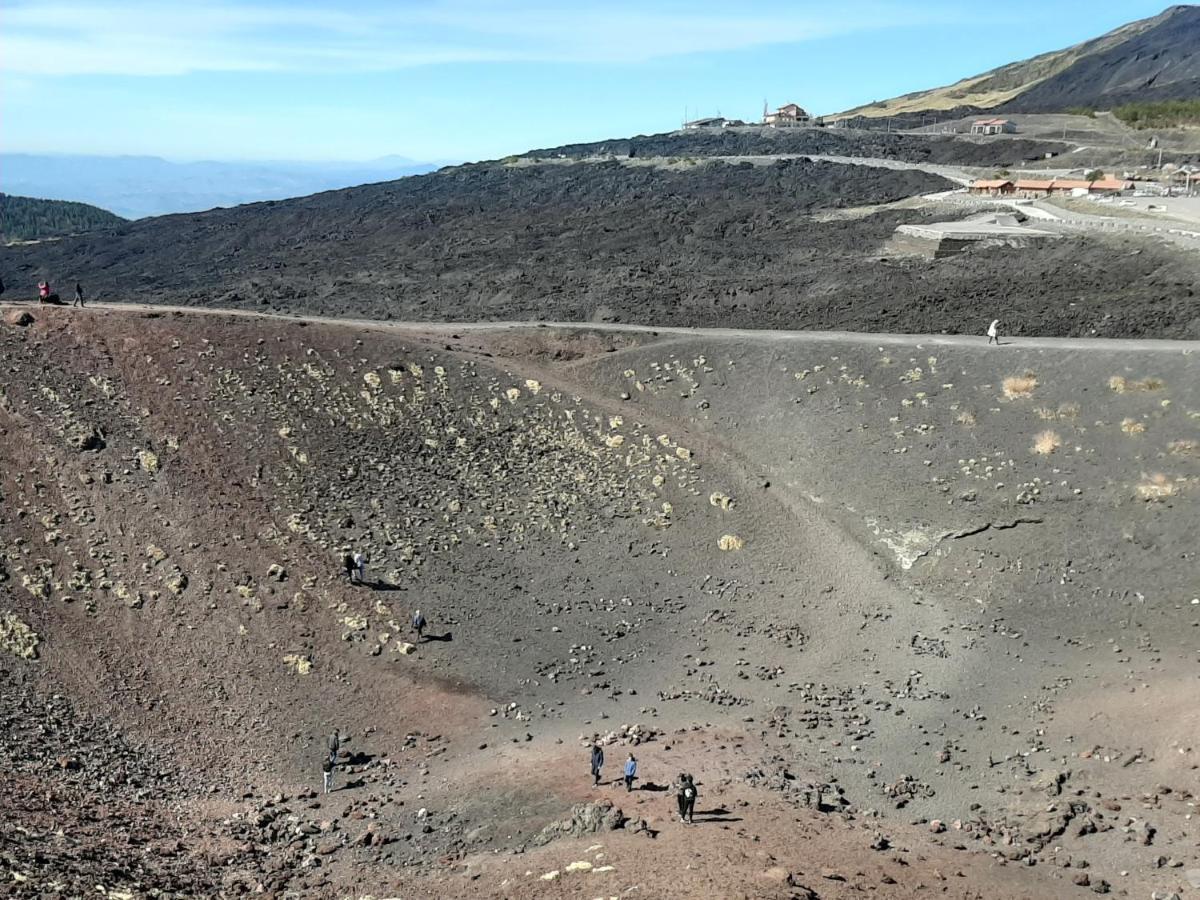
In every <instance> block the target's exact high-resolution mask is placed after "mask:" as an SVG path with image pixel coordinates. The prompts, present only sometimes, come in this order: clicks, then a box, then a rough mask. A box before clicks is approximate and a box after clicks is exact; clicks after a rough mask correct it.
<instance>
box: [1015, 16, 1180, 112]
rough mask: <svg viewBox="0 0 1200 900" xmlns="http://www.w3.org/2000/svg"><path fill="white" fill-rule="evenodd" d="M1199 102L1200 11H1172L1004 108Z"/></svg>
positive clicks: (1054, 109)
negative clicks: (1195, 99)
mask: <svg viewBox="0 0 1200 900" xmlns="http://www.w3.org/2000/svg"><path fill="white" fill-rule="evenodd" d="M1197 96H1200V6H1175V7H1171V8H1170V9H1168V10H1167V11H1166V12H1165V13H1163V14H1162V15H1161V16H1158V17H1157V19H1156V20H1155V21H1154V24H1153V25H1151V26H1150V27H1148V28H1146V29H1145V30H1143V31H1140V32H1137V33H1134V34H1133V35H1131V36H1130V37H1129V38H1128V39H1127V40H1125V41H1121V42H1119V43H1117V44H1115V45H1114V46H1111V47H1105V48H1104V49H1101V50H1099V51H1098V52H1095V53H1088V54H1084V55H1083V56H1081V57H1080V58H1079V59H1078V60H1077V61H1075V62H1074V63H1073V64H1072V65H1071V66H1069V67H1068V68H1067V69H1065V70H1064V71H1062V72H1060V73H1058V74H1057V75H1054V76H1053V77H1051V78H1047V79H1046V80H1044V81H1041V82H1039V83H1036V84H1034V85H1032V86H1031V87H1030V88H1029V89H1028V90H1026V91H1024V92H1022V93H1021V94H1020V95H1019V96H1018V97H1016V98H1015V99H1013V100H1011V101H1009V102H1008V103H1006V104H1004V106H1003V107H1002V109H1003V110H1005V111H1007V112H1059V111H1061V110H1064V109H1066V108H1068V107H1071V106H1092V107H1096V108H1100V109H1106V108H1109V107H1112V106H1117V105H1120V104H1122V103H1131V102H1134V101H1145V100H1190V99H1192V98H1194V97H1197Z"/></svg>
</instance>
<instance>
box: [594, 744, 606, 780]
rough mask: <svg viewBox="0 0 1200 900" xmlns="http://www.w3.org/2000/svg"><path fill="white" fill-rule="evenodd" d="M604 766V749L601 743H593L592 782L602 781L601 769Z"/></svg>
mask: <svg viewBox="0 0 1200 900" xmlns="http://www.w3.org/2000/svg"><path fill="white" fill-rule="evenodd" d="M603 767H604V751H603V750H601V749H600V745H599V744H592V784H599V783H600V769H602V768H603Z"/></svg>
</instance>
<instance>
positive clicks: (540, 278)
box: [0, 132, 1200, 337]
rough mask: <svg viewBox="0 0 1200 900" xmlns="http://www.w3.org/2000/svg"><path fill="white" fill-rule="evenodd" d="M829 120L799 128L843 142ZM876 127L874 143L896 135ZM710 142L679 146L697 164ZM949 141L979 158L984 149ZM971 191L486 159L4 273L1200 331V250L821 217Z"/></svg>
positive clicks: (588, 316) (386, 314) (59, 249)
mask: <svg viewBox="0 0 1200 900" xmlns="http://www.w3.org/2000/svg"><path fill="white" fill-rule="evenodd" d="M814 135H816V137H812V138H803V139H798V140H809V139H811V140H817V139H818V138H819V139H820V140H826V139H827V138H828V137H829V136H828V135H823V134H820V133H817V132H814ZM860 137H861V138H862V140H861V141H860V142H859V144H858V145H857V146H858V149H859V152H860V153H862V154H864V155H866V154H875V153H880V152H885V151H886V149H887V148H883V149H880V148H879V147H877V146H876V143H875V142H876V141H877V139H878V138H879V137H880V136H879V135H874V136H872V135H862V136H860ZM664 140H667V139H664ZM695 140H696V139H695V138H692V137H690V136H688V137H687V138H681V139H680V142H679V143H678V144H671V143H670V142H669V141H668V144H667V145H665V146H666V147H667V148H668V149H669V148H671V147H675V148H676V149H675V153H674V155H675V156H679V157H684V158H686V157H687V156H689V155H692V154H691V149H690V148H692V147H694V146H695ZM912 140H913V141H914V142H915V143H914V144H913V146H916V145H917V144H921V143H922V139H918V138H913V139H912ZM928 146H929V147H934V146H937V147H942V146H945V147H949V148H953V147H957V148H959V149H960V150H961V152H962V153H965V154H968V155H970V154H973V153H975V152H976V151H975V149H973V148H976V147H978V146H979V144H977V143H973V142H970V141H959V142H955V141H945V142H942V141H938V142H928ZM1004 146H1005V148H1008V147H1009V144H1008V143H1007V142H1006V143H1005V145H1004ZM563 149H564V152H566V151H571V148H563ZM717 149H719V148H714V153H715V152H716V151H717ZM825 149H826V150H836V149H838V148H833V147H826V148H825ZM841 149H843V150H845V149H846V148H841ZM572 152H574V151H572ZM580 152H581V153H582V151H580ZM656 152H657V151H656ZM938 153H939V155H938V156H937V157H936V158H938V159H939V160H942V161H949V159H950V158H949V157H948V156H946V153H945V152H943V151H938ZM901 155H902V154H901ZM944 156H946V159H943V157H944ZM949 187H951V183H950V182H948V181H946V180H944V179H942V178H940V177H937V176H934V175H930V174H925V173H922V172H916V171H894V170H886V169H878V168H870V167H865V166H854V165H838V164H833V163H827V162H814V161H811V160H808V159H783V160H779V161H777V162H775V163H774V164H772V165H751V164H749V163H742V164H729V163H724V162H719V161H709V162H706V163H705V164H697V165H686V164H685V163H683V162H681V163H679V164H677V165H674V166H671V167H664V166H653V165H640V164H634V162H633V161H629V160H626V161H624V162H618V161H607V162H599V163H591V162H589V163H583V162H563V161H555V162H549V163H545V164H529V163H528V162H520V163H518V164H513V165H504V164H499V163H483V164H478V165H473V166H463V167H459V168H454V169H448V170H444V171H442V172H439V173H435V174H431V175H426V176H419V177H415V178H410V179H403V180H401V181H397V182H390V183H384V184H376V185H367V186H363V187H360V188H354V189H350V190H344V191H330V192H326V193H322V194H316V195H313V196H311V197H305V198H300V199H296V200H289V201H281V202H272V203H261V204H253V205H249V206H243V207H236V208H234V209H229V210H213V211H211V212H207V213H198V214H190V215H179V216H168V217H162V218H158V219H149V220H143V221H139V222H135V223H130V224H129V225H126V226H123V227H121V228H119V229H115V230H112V231H108V232H105V233H98V234H92V235H85V236H79V237H76V238H70V239H64V240H62V241H57V242H54V243H52V244H43V245H36V246H27V247H6V248H3V249H2V250H0V272H3V274H4V277H5V280H6V281H7V282H8V283H9V285H10V296H12V295H17V296H20V289H19V288H16V286H17V285H28V286H29V288H28V294H27V296H30V297H32V295H33V288H32V286H33V285H34V284H35V283H36V282H37V281H38V280H39V279H41V278H45V277H49V278H51V279H54V280H59V281H61V280H62V279H64V278H67V279H75V278H79V279H82V280H83V282H84V284H85V286H86V287H87V288H88V290H89V296H92V297H96V298H100V299H112V300H123V301H130V300H132V301H142V302H157V303H168V304H178V305H189V306H209V307H234V308H236V307H243V308H244V307H250V308H255V309H274V310H279V311H286V312H305V313H312V314H322V315H346V316H370V317H377V318H397V319H407V320H429V321H436V320H442V321H445V320H450V321H471V320H558V321H588V320H609V321H622V322H635V323H644V324H659V325H682V326H718V325H719V326H727V327H742V328H786V329H845V330H855V331H876V330H879V331H900V332H911V333H928V332H976V331H978V330H979V329H980V320H981V319H984V320H986V319H987V318H990V317H991V316H992V315H993V314H996V313H997V312H998V313H1000V314H1003V317H1004V318H1005V319H1006V322H1007V324H1008V327H1009V328H1011V329H1013V330H1016V331H1025V332H1027V333H1038V334H1047V335H1062V336H1069V335H1088V334H1099V335H1103V336H1111V337H1121V336H1158V337H1187V336H1189V335H1193V336H1194V335H1195V334H1196V333H1197V331H1198V329H1200V303H1198V301H1197V300H1196V298H1195V296H1194V285H1195V281H1196V263H1195V261H1194V260H1191V259H1189V258H1188V257H1187V256H1184V255H1180V254H1178V253H1176V252H1170V251H1168V250H1167V249H1165V248H1160V247H1156V246H1153V245H1146V244H1145V243H1144V242H1139V243H1136V245H1135V243H1134V242H1133V241H1131V240H1129V239H1125V240H1124V241H1122V240H1120V239H1116V240H1114V241H1110V242H1095V241H1085V240H1071V241H1060V242H1057V243H1056V245H1055V246H1053V247H1047V248H1042V249H1036V250H1022V251H1016V250H1008V251H996V252H993V253H988V254H976V255H972V256H971V257H969V258H960V259H957V260H941V261H936V262H930V261H927V260H903V259H901V260H893V259H887V258H886V256H885V254H886V251H885V250H884V244H885V242H886V241H887V239H888V238H889V237H890V235H891V234H892V232H893V231H894V229H895V227H896V226H897V225H898V224H901V223H903V222H919V221H923V220H924V219H925V218H926V216H927V214H926V213H922V212H920V211H917V210H895V209H892V210H884V211H877V212H875V213H873V214H869V215H866V216H853V217H842V218H838V217H829V216H821V215H818V214H819V213H821V212H822V211H827V210H830V209H837V208H847V207H873V206H876V205H878V204H886V203H889V202H892V201H896V200H899V199H903V198H907V197H911V196H914V195H917V194H922V193H928V192H933V191H939V190H944V189H947V188H949ZM1133 250H1137V253H1136V254H1134V253H1132V251H1133ZM1048 298H1052V299H1053V303H1048V302H1047V299H1048Z"/></svg>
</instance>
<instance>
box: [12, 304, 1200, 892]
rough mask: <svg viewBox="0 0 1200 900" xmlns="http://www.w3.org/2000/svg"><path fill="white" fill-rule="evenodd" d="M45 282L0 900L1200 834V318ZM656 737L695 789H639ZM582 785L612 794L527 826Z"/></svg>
mask: <svg viewBox="0 0 1200 900" xmlns="http://www.w3.org/2000/svg"><path fill="white" fill-rule="evenodd" d="M34 319H35V321H33V322H32V323H28V324H26V325H13V324H5V325H4V326H3V327H2V328H0V352H2V354H3V358H4V360H5V364H6V371H5V377H4V380H3V383H2V387H3V390H2V393H0V435H2V437H3V440H2V441H0V448H2V449H0V456H2V460H3V465H2V466H0V498H2V500H3V502H2V504H0V539H2V541H3V543H2V545H0V548H2V555H0V646H3V648H4V650H5V651H6V652H3V653H0V678H2V679H3V684H4V690H3V691H2V692H0V698H2V700H0V703H2V706H0V718H2V719H3V721H4V722H5V733H6V734H9V735H11V736H12V738H13V739H10V740H6V741H4V742H2V746H3V749H0V759H3V762H4V765H5V766H6V769H7V771H8V772H10V773H11V777H9V778H7V779H5V780H3V782H0V802H2V803H3V806H4V808H5V809H6V810H11V811H13V814H12V815H10V816H8V817H6V819H5V821H4V822H3V823H2V824H0V865H2V866H3V868H4V869H5V872H4V875H5V878H6V879H7V880H9V881H10V885H11V886H12V889H13V890H14V892H15V893H16V894H17V895H18V896H46V895H48V894H51V895H52V894H54V893H55V892H57V893H58V894H63V895H73V894H79V893H84V892H86V893H92V892H95V890H96V885H101V886H103V887H104V889H105V890H106V891H107V892H108V896H110V897H111V896H123V895H124V894H126V893H127V894H131V895H133V896H142V895H149V893H150V891H151V890H157V891H159V892H160V895H161V896H172V895H174V896H189V895H196V894H214V893H222V894H224V895H228V896H238V895H241V894H249V893H264V894H266V895H268V896H271V895H278V896H282V895H284V894H285V893H286V892H289V891H291V892H296V893H298V894H300V895H303V896H330V897H342V896H365V895H368V894H369V895H373V896H388V895H393V894H397V893H404V892H410V893H411V892H416V893H421V894H431V895H438V896H478V895H497V896H516V895H520V896H533V897H537V896H561V895H567V896H576V895H578V896H589V897H590V896H596V895H600V894H603V895H605V896H615V895H620V894H622V893H624V892H627V891H629V890H633V889H637V890H638V891H639V892H641V893H642V894H643V895H647V896H650V895H658V896H661V895H664V894H670V893H674V894H688V895H699V894H711V895H720V896H747V897H772V896H779V897H796V896H799V897H813V896H817V897H823V898H838V897H850V896H861V895H862V893H863V892H866V891H876V892H878V894H879V895H880V896H889V897H909V896H912V897H916V896H927V895H928V893H929V892H931V891H938V892H939V893H947V894H949V895H951V896H963V897H988V898H992V897H1030V898H1034V897H1046V896H1056V897H1057V896H1064V897H1065V896H1074V895H1078V896H1085V895H1086V893H1087V892H1089V891H1096V892H1104V891H1113V892H1117V893H1121V892H1125V893H1127V894H1128V895H1129V896H1148V895H1149V893H1150V892H1151V891H1155V890H1157V891H1160V892H1166V893H1169V892H1171V891H1181V890H1183V889H1185V888H1186V887H1187V874H1186V873H1187V872H1188V870H1189V869H1192V868H1196V867H1197V860H1196V846H1195V840H1194V837H1190V836H1189V833H1190V828H1189V823H1188V817H1189V816H1190V815H1191V813H1192V810H1193V804H1194V799H1193V795H1192V793H1191V792H1192V791H1193V790H1194V780H1195V766H1196V763H1195V761H1194V759H1195V751H1194V749H1193V747H1192V736H1193V735H1194V733H1195V727H1196V724H1197V721H1196V714H1195V712H1194V711H1193V710H1191V708H1190V705H1189V698H1190V697H1191V695H1192V693H1193V689H1194V680H1193V679H1194V675H1193V674H1191V672H1190V668H1189V667H1190V666H1191V665H1192V664H1193V663H1192V654H1193V653H1194V649H1193V648H1192V647H1191V644H1190V641H1191V635H1192V631H1191V629H1192V627H1193V626H1194V625H1195V623H1196V621H1197V619H1196V616H1197V615H1198V612H1197V610H1198V609H1200V607H1198V606H1197V605H1196V604H1195V603H1193V598H1194V595H1195V582H1194V578H1193V577H1192V573H1193V572H1194V568H1195V556H1194V554H1195V549H1194V542H1192V541H1191V540H1190V539H1189V536H1190V535H1191V534H1193V533H1194V531H1195V526H1196V496H1197V490H1200V396H1197V391H1196V384H1197V383H1198V382H1197V379H1196V377H1195V375H1196V371H1195V362H1194V360H1193V357H1192V356H1190V355H1187V354H1185V353H1183V352H1178V351H1177V352H1168V351H1146V350H1143V351H1111V350H1105V351H1093V352H1085V351H1075V350H1048V349H1046V350H1026V349H1022V348H1021V347H1020V346H1019V345H1015V346H1013V345H1010V346H1007V347H1002V348H999V349H996V348H992V349H990V350H989V349H988V348H985V347H981V348H979V349H971V348H963V347H941V348H937V349H936V350H931V349H928V348H924V347H922V346H921V345H920V344H919V342H918V340H919V339H914V342H913V344H912V346H911V347H903V346H902V347H897V346H889V347H886V348H882V347H876V346H873V345H872V344H871V342H870V340H869V338H865V339H864V340H863V341H862V342H861V343H859V344H851V345H847V344H844V343H842V344H837V345H833V344H822V343H821V342H820V341H818V340H812V339H806V338H796V339H794V340H793V339H789V340H769V341H767V340H759V339H751V338H743V337H727V338H721V339H716V338H710V337H704V336H695V337H692V336H675V337H670V338H663V339H656V338H654V337H652V336H650V335H648V334H640V335H639V334H622V335H619V336H617V335H611V334H601V333H597V332H594V331H588V330H583V331H582V332H580V331H570V332H560V331H556V330H551V329H531V330H529V331H525V330H520V329H516V330H505V331H501V332H496V333H486V332H484V333H480V332H470V333H467V334H466V335H465V336H457V335H455V333H454V331H453V328H452V327H447V328H445V329H442V330H439V329H436V328H430V329H429V330H428V331H427V332H426V333H425V334H424V335H417V334H414V333H404V332H402V331H399V330H397V331H395V332H389V331H382V332H381V331H375V330H372V331H366V330H364V329H360V328H355V327H351V326H337V325H328V324H308V323H304V322H294V323H283V322H279V321H272V320H265V319H263V320H259V319H254V318H242V319H233V318H228V319H227V318H223V317H219V316H191V315H186V314H161V313H151V314H145V313H140V314H139V313H130V312H116V311H105V312H93V311H85V312H83V313H82V314H80V313H78V312H76V313H75V314H72V313H71V311H68V310H43V311H38V312H36V314H35V316H34ZM346 548H356V549H358V548H361V549H365V550H366V551H367V552H368V553H369V554H370V557H371V562H370V567H369V576H370V577H369V579H368V580H369V582H370V584H369V585H368V586H364V587H356V586H351V585H349V584H348V583H346V581H345V580H344V578H343V577H342V576H341V573H340V572H339V571H338V569H339V559H340V557H341V554H342V553H343V552H344V550H345V549H346ZM418 608H419V609H421V610H422V611H423V612H424V613H425V615H426V616H427V617H428V619H429V620H430V632H431V633H432V634H433V635H434V636H435V637H436V638H437V639H435V640H430V641H426V642H421V643H415V644H414V642H413V635H412V634H411V633H410V632H409V630H408V628H407V622H408V620H409V617H410V616H411V614H412V612H413V611H414V610H415V609H418ZM335 725H336V726H338V727H340V728H341V729H342V730H343V732H344V733H345V734H346V735H347V737H348V739H347V743H346V744H345V746H344V747H343V748H342V753H341V757H340V760H341V770H340V771H339V773H338V787H339V789H338V790H336V791H335V792H334V793H332V794H330V795H328V796H324V795H320V794H318V793H317V791H316V788H317V787H318V785H319V781H320V776H319V762H320V759H321V756H322V753H323V747H324V740H325V736H326V734H327V733H328V731H329V729H330V728H331V727H333V726H335ZM593 735H599V736H600V739H601V740H602V741H603V742H604V743H605V746H606V750H607V755H608V760H607V766H606V770H605V775H606V783H605V784H603V785H601V786H600V787H599V788H593V787H592V786H591V784H590V778H589V777H588V775H587V771H586V769H587V754H586V741H587V740H588V739H590V738H591V737H592V736H593ZM628 752H633V753H635V754H636V755H637V756H638V757H639V759H640V761H641V776H642V779H643V784H642V787H643V789H641V790H638V791H635V792H633V793H632V794H626V793H625V792H624V790H623V788H621V787H618V785H616V784H613V783H607V782H608V779H615V778H616V777H617V774H618V770H619V767H620V765H621V762H622V761H623V759H624V757H625V755H626V753H628ZM685 770H686V771H691V772H693V773H694V774H695V775H696V776H697V777H698V779H699V780H700V782H701V800H700V804H699V807H698V809H699V811H700V814H699V815H698V816H697V823H696V825H694V826H692V827H687V826H682V825H679V824H678V823H677V822H675V821H674V820H673V816H672V810H671V807H672V794H671V792H670V791H669V790H662V791H659V790H654V789H650V788H651V783H653V785H657V786H663V787H665V786H666V785H668V784H669V783H670V782H671V780H672V779H673V778H674V776H675V775H676V774H677V773H678V772H680V771H685ZM817 788H821V790H822V795H823V798H824V802H823V803H822V804H821V805H820V806H819V808H818V806H817V804H816V803H815V802H814V799H813V798H814V795H815V791H816V789H817ZM605 801H611V802H613V803H615V805H616V807H619V808H620V810H621V813H622V814H621V815H620V816H616V815H615V814H613V815H611V816H609V817H608V818H609V821H610V823H621V822H623V821H625V820H628V824H626V825H625V826H624V827H620V828H618V829H616V830H612V831H608V830H605V831H603V832H601V833H597V834H583V835H579V836H576V837H564V838H560V839H557V840H554V841H552V842H550V843H548V844H546V845H545V846H541V845H540V844H541V841H540V839H539V838H538V835H539V834H541V833H542V831H543V829H544V828H545V826H547V825H548V824H550V823H552V822H555V821H558V820H561V819H564V818H569V816H570V811H571V808H572V807H573V806H576V805H580V804H584V805H586V804H595V803H598V802H605ZM584 813H585V818H586V817H589V816H592V814H591V813H590V812H588V811H587V810H586V808H585V810H584ZM593 818H594V820H595V821H600V820H601V819H602V818H603V817H602V816H594V817H593ZM576 830H578V829H576ZM651 834H656V836H654V837H651V836H650V835H651ZM610 867H611V868H610ZM551 873H557V874H554V875H552V874H551Z"/></svg>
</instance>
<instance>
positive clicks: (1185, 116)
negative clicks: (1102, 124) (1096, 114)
mask: <svg viewBox="0 0 1200 900" xmlns="http://www.w3.org/2000/svg"><path fill="white" fill-rule="evenodd" d="M1112 113H1113V115H1114V116H1116V117H1117V118H1118V119H1120V120H1121V121H1122V122H1124V123H1125V124H1126V125H1132V126H1133V127H1134V128H1174V127H1175V126H1178V125H1200V100H1159V101H1149V102H1139V103H1126V104H1124V105H1122V106H1118V107H1115V108H1114V109H1113V111H1112Z"/></svg>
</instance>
